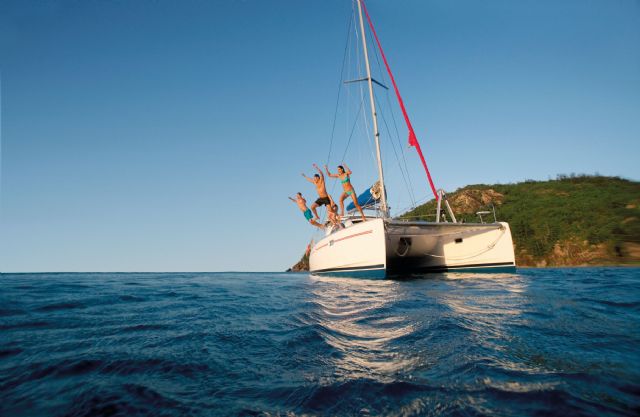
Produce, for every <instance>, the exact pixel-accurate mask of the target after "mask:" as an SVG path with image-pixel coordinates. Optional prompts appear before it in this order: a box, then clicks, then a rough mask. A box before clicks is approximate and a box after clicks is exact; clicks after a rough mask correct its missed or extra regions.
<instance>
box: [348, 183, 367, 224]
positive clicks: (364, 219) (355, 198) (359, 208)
mask: <svg viewBox="0 0 640 417" xmlns="http://www.w3.org/2000/svg"><path fill="white" fill-rule="evenodd" d="M352 191H353V194H351V198H353V205H354V206H356V208H357V209H358V211H359V212H360V215H361V216H362V220H363V221H365V222H366V221H367V218H366V217H364V211H362V207H360V204H358V198H357V197H356V192H355V190H352Z"/></svg>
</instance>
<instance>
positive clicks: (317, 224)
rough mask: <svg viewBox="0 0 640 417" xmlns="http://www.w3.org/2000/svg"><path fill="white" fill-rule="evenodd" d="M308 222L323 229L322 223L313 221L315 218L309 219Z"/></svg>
mask: <svg viewBox="0 0 640 417" xmlns="http://www.w3.org/2000/svg"><path fill="white" fill-rule="evenodd" d="M309 223H311V224H312V225H314V226H315V227H318V228H320V229H324V226H323V225H321V224H320V223H318V222H317V221H315V220H313V219H311V220H309Z"/></svg>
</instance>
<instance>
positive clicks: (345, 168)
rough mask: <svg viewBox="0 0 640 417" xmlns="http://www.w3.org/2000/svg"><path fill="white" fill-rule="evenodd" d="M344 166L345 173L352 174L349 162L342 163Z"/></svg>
mask: <svg viewBox="0 0 640 417" xmlns="http://www.w3.org/2000/svg"><path fill="white" fill-rule="evenodd" d="M342 166H343V167H344V173H345V174H347V175H351V170H350V169H349V167H348V166H347V164H345V163H344V162H343V163H342Z"/></svg>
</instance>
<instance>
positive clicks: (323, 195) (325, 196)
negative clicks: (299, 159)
mask: <svg viewBox="0 0 640 417" xmlns="http://www.w3.org/2000/svg"><path fill="white" fill-rule="evenodd" d="M313 167H314V168H315V169H316V170H317V171H318V174H315V175H314V176H313V178H309V177H307V176H306V175H304V173H303V174H302V176H303V177H304V178H305V179H306V180H307V181H309V182H310V183H312V184H313V185H315V186H316V191H317V192H318V199H317V200H316V201H315V202H314V203H313V204H312V205H311V211H313V214H314V215H315V218H316V220H320V216H318V211H317V210H316V209H317V208H318V207H320V206H327V207H330V206H332V205H333V199H332V198H331V196H330V195H329V193H327V188H326V186H325V184H324V174H323V173H322V171H321V170H320V168H318V165H316V164H313Z"/></svg>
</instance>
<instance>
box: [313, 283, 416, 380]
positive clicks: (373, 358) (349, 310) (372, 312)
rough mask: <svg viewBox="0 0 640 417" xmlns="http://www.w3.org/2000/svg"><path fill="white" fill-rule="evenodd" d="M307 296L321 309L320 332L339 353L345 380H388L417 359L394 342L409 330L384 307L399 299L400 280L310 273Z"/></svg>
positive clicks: (337, 365)
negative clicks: (310, 289) (327, 275)
mask: <svg viewBox="0 0 640 417" xmlns="http://www.w3.org/2000/svg"><path fill="white" fill-rule="evenodd" d="M311 279H312V281H313V282H314V284H315V285H314V286H313V287H312V292H311V295H312V297H313V298H311V300H312V301H313V302H315V303H317V304H318V306H319V307H320V314H319V316H318V317H320V319H319V324H320V325H321V326H322V328H324V329H325V331H323V332H322V336H323V337H324V338H325V340H326V341H327V343H329V344H330V345H331V346H333V347H334V348H336V349H338V350H339V351H340V352H341V353H342V355H340V357H338V358H336V359H335V362H334V366H335V369H336V374H338V375H340V376H342V377H343V378H372V379H376V380H380V381H385V380H390V379H391V378H393V375H394V374H395V373H396V372H398V371H401V370H404V371H407V370H410V369H411V368H412V366H414V365H415V363H417V361H418V360H417V359H416V358H414V357H411V356H410V355H407V354H406V353H404V352H402V351H401V350H400V349H397V348H396V347H395V346H394V344H393V341H395V340H396V339H399V338H401V337H403V336H406V335H409V334H411V333H413V331H414V327H415V324H413V323H411V322H410V321H409V320H408V319H407V317H404V316H401V315H393V314H392V315H389V314H388V312H384V313H380V312H383V311H385V310H384V309H385V306H388V305H390V304H391V303H393V302H394V301H395V300H397V298H398V291H399V286H400V284H399V283H397V282H394V281H385V280H375V281H373V280H354V279H351V278H331V277H318V276H312V277H311Z"/></svg>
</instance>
